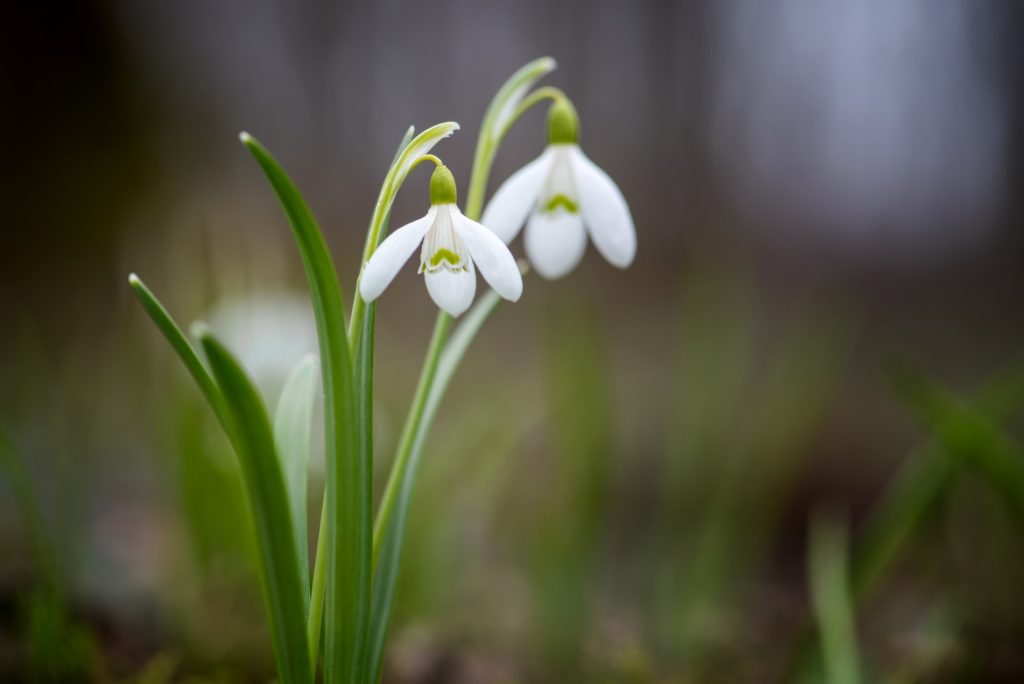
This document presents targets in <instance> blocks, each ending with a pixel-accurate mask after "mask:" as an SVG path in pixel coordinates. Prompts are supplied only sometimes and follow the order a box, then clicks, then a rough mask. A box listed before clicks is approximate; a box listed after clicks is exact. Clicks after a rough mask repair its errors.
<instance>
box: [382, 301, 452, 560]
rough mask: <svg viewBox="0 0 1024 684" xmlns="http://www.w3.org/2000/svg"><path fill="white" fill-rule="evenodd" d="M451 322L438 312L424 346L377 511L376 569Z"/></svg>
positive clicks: (447, 317) (445, 315) (449, 318)
mask: <svg viewBox="0 0 1024 684" xmlns="http://www.w3.org/2000/svg"><path fill="white" fill-rule="evenodd" d="M453 320H454V319H453V318H452V317H451V316H449V315H448V314H446V313H444V312H443V311H441V312H439V313H438V315H437V321H436V322H435V323H434V333H433V335H432V336H431V338H430V346H429V347H427V356H426V360H425V361H424V362H423V370H422V371H421V372H420V379H419V383H417V385H416V394H415V395H414V396H413V400H412V407H411V408H410V409H409V416H408V417H407V418H406V420H405V425H404V426H403V427H402V436H401V439H400V441H399V444H398V451H397V453H396V454H395V462H394V465H393V466H392V468H391V474H390V476H389V477H388V483H387V486H386V487H385V488H384V496H383V498H382V499H381V502H380V509H379V510H378V512H377V521H376V523H375V524H374V528H373V561H372V562H373V566H374V567H376V566H377V557H378V554H379V553H380V545H381V541H382V539H383V536H384V531H385V530H386V529H387V527H388V523H389V522H390V520H391V516H392V514H393V513H394V510H395V503H396V501H397V500H398V495H399V490H400V489H401V485H402V482H403V481H404V479H405V471H406V470H408V468H409V457H410V455H411V454H412V451H413V446H414V445H415V444H416V437H417V435H418V434H419V431H420V424H421V422H422V419H423V412H424V408H425V407H426V405H427V397H428V396H430V389H431V387H432V386H433V384H434V377H435V376H436V375H437V362H438V360H439V359H440V358H441V351H442V350H443V349H444V343H445V340H447V339H448V332H449V331H450V330H451V328H452V321H453Z"/></svg>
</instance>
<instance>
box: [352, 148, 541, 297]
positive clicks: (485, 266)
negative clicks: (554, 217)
mask: <svg viewBox="0 0 1024 684" xmlns="http://www.w3.org/2000/svg"><path fill="white" fill-rule="evenodd" d="M430 202H431V206H430V210H429V211H428V212H427V215H426V216H424V217H423V218H421V219H419V220H416V221H413V222H412V223H409V224H407V225H405V226H402V227H401V228H399V229H398V230H396V231H394V232H393V233H392V234H391V235H389V236H388V237H387V239H385V240H384V242H382V243H381V244H380V246H379V247H377V249H376V250H375V251H374V252H373V254H372V255H371V256H370V259H369V261H367V262H366V266H365V268H364V269H363V274H362V277H361V278H360V280H359V295H360V296H361V297H362V298H363V300H365V301H366V302H372V301H373V300H375V299H376V298H377V297H379V296H380V294H381V293H382V292H383V291H384V289H385V288H387V286H388V285H389V284H390V283H391V281H392V280H393V279H394V277H395V276H396V275H397V274H398V271H399V270H400V269H401V268H402V265H403V264H405V262H406V261H408V260H409V258H410V257H411V256H412V254H413V252H415V251H416V248H417V247H421V248H420V267H419V272H420V273H422V274H423V278H424V280H425V281H426V285H427V291H428V292H429V293H430V297H431V298H432V299H433V300H434V303H436V304H437V306H438V307H439V308H441V309H442V310H443V311H445V312H447V313H449V314H451V315H452V316H459V315H460V314H462V313H463V312H464V311H466V309H468V308H469V305H470V304H472V303H473V297H474V295H475V294H476V269H477V268H479V269H480V274H481V275H482V276H483V277H484V280H486V281H487V283H488V284H489V285H490V286H491V287H492V288H494V291H495V292H497V293H498V294H499V295H501V296H502V297H504V298H505V299H507V300H509V301H513V302H514V301H517V300H518V299H519V297H520V295H522V293H523V277H522V275H521V274H520V273H519V267H518V266H517V265H516V260H515V258H514V257H513V256H512V253H511V252H509V250H508V247H506V246H505V243H504V242H502V241H501V240H500V239H499V238H498V237H497V236H496V235H495V234H494V233H492V232H491V231H490V230H488V229H487V228H485V227H484V226H482V225H481V224H479V223H477V222H476V221H472V220H470V219H468V218H466V217H465V216H464V215H463V214H462V212H461V211H459V207H458V206H457V205H456V204H455V180H454V178H452V175H451V172H450V171H449V170H448V169H447V167H444V166H438V167H437V168H436V169H435V170H434V175H433V176H432V177H431V179H430ZM421 245H422V246H421Z"/></svg>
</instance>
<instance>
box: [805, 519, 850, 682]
mask: <svg viewBox="0 0 1024 684" xmlns="http://www.w3.org/2000/svg"><path fill="white" fill-rule="evenodd" d="M847 555H848V544H847V534H846V529H845V527H843V526H841V525H840V524H839V523H838V522H837V521H836V520H834V519H832V518H830V517H823V516H822V515H816V516H815V517H814V518H812V520H811V533H810V553H809V554H808V575H809V577H810V582H811V601H812V603H813V605H814V612H815V615H816V616H817V619H818V629H819V632H820V634H821V647H822V655H823V662H824V666H825V681H826V682H829V684H857V683H858V682H860V681H861V677H860V667H859V665H858V660H859V658H858V655H857V652H858V649H857V633H856V628H855V626H854V618H853V607H852V605H851V604H852V597H851V595H850V582H849V577H848V572H847Z"/></svg>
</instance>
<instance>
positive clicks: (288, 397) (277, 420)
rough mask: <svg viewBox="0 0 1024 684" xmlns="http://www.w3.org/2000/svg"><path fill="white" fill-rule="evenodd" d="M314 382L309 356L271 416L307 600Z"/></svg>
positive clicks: (314, 367) (313, 363) (312, 358)
mask: <svg viewBox="0 0 1024 684" xmlns="http://www.w3.org/2000/svg"><path fill="white" fill-rule="evenodd" d="M316 380H317V363H316V357H315V356H313V355H312V354H308V355H307V356H305V357H304V358H303V359H302V360H301V361H299V363H298V365H296V366H295V369H294V370H293V371H292V372H291V375H289V376H288V380H287V382H285V385H284V389H283V390H282V391H281V398H280V399H279V400H278V402H277V411H276V412H275V413H274V442H275V444H276V445H277V453H278V456H280V457H281V470H282V472H284V479H285V484H286V485H287V489H288V504H289V507H290V509H291V513H292V527H293V530H294V535H295V554H296V556H297V557H298V559H299V571H300V576H301V578H302V595H303V597H308V596H309V532H308V529H307V528H308V524H307V516H308V508H307V503H306V498H307V491H306V490H307V487H306V483H307V481H308V476H309V435H310V432H311V431H312V429H313V402H314V401H315V399H316Z"/></svg>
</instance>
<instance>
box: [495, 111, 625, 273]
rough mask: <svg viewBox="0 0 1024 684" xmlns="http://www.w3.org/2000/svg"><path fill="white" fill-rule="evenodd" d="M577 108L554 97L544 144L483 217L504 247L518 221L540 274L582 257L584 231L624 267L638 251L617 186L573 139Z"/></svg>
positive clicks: (570, 265) (563, 270) (571, 265)
mask: <svg viewBox="0 0 1024 684" xmlns="http://www.w3.org/2000/svg"><path fill="white" fill-rule="evenodd" d="M577 129H578V124H577V120H576V113H575V111H574V110H573V108H572V105H571V104H569V103H568V101H557V102H555V104H554V105H552V107H551V112H550V114H549V115H548V140H549V144H548V147H547V149H545V150H544V152H543V154H541V155H540V156H539V157H538V158H537V159H535V160H533V161H532V162H530V163H529V164H527V165H526V166H524V167H523V168H522V169H520V170H519V171H517V172H515V173H514V174H512V175H511V176H510V177H509V179H508V180H506V181H505V182H504V183H503V184H502V186H501V187H500V188H498V191H497V192H496V193H494V197H493V198H492V199H491V201H490V203H489V204H488V205H487V208H486V209H485V210H484V215H483V218H482V222H483V224H484V225H485V226H487V227H488V228H490V229H491V230H493V231H494V232H495V234H497V236H498V237H500V238H501V239H502V240H503V241H504V242H505V243H506V244H507V243H509V242H511V241H512V240H513V239H515V237H516V235H518V234H519V231H520V229H521V228H522V227H523V224H524V223H525V224H526V235H525V237H524V243H525V249H526V256H527V257H528V258H529V259H530V263H531V264H532V265H533V267H534V268H535V269H536V270H537V272H538V273H539V274H540V275H542V276H543V277H545V278H549V279H553V278H560V277H562V276H564V275H566V274H567V273H569V272H570V271H571V270H573V269H574V268H575V267H576V266H577V265H578V264H579V263H580V260H581V259H582V258H583V253H584V251H585V250H586V247H587V232H588V231H589V233H590V239H591V240H593V242H594V246H595V247H597V251H599V252H600V253H601V255H602V256H603V257H604V258H605V259H607V260H608V262H609V263H611V264H612V265H614V266H617V267H619V268H626V267H627V266H629V265H630V264H631V263H633V258H634V257H635V256H636V229H635V227H634V226H633V217H632V216H631V215H630V212H629V205H627V204H626V199H625V197H623V196H622V191H621V190H619V187H618V186H617V185H616V184H615V181H613V180H612V179H611V178H610V177H609V176H608V174H607V173H605V172H604V171H602V170H601V169H600V168H598V166H597V165H596V164H594V162H592V161H590V159H588V158H587V156H586V155H585V154H583V151H582V150H581V149H580V147H579V145H578V144H577V137H578V136H577Z"/></svg>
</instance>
